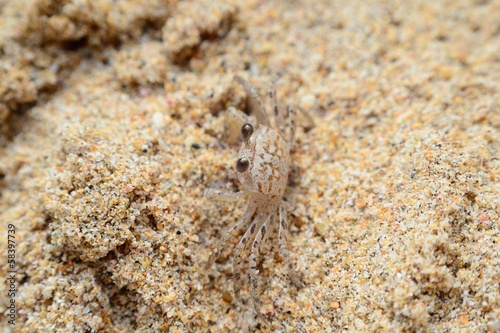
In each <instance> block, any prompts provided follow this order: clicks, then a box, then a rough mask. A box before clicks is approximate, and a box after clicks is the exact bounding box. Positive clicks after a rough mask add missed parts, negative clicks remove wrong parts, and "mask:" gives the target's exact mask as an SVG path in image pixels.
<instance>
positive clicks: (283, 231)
mask: <svg viewBox="0 0 500 333" xmlns="http://www.w3.org/2000/svg"><path fill="white" fill-rule="evenodd" d="M287 238H288V222H287V220H286V209H285V206H283V205H280V213H279V226H278V242H279V245H280V251H281V255H282V256H283V259H284V260H285V265H286V267H287V270H288V276H289V277H290V279H291V280H292V282H293V284H295V286H297V287H298V288H301V287H302V286H303V283H302V281H301V280H300V278H299V275H298V274H297V272H296V271H295V269H294V268H293V266H292V261H291V260H290V253H289V252H288V248H287V247H286V244H287Z"/></svg>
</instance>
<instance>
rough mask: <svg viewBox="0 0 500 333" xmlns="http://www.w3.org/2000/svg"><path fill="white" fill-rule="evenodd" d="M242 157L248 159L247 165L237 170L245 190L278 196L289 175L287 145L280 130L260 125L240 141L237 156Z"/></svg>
mask: <svg viewBox="0 0 500 333" xmlns="http://www.w3.org/2000/svg"><path fill="white" fill-rule="evenodd" d="M242 157H245V158H247V159H248V160H249V161H250V166H249V168H248V169H247V170H246V171H245V172H241V173H238V179H239V181H240V182H241V184H243V186H244V188H245V191H248V192H258V193H261V194H263V195H265V196H267V197H269V198H271V197H279V198H281V197H282V196H283V193H284V192H285V189H286V185H287V179H288V165H289V147H288V144H287V142H286V141H285V140H284V139H283V138H282V137H281V136H280V135H279V133H278V132H277V131H275V130H273V129H271V128H269V127H267V126H263V125H259V127H258V128H257V130H256V131H255V132H254V133H253V135H252V136H251V137H250V139H249V140H248V141H247V142H244V143H243V145H242V147H241V149H240V152H239V158H242Z"/></svg>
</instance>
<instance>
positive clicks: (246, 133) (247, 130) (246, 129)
mask: <svg viewBox="0 0 500 333" xmlns="http://www.w3.org/2000/svg"><path fill="white" fill-rule="evenodd" d="M252 133H253V126H252V125H251V124H249V123H246V124H245V125H243V126H241V134H242V135H243V138H244V139H245V140H248V138H249V137H250V136H251V135H252Z"/></svg>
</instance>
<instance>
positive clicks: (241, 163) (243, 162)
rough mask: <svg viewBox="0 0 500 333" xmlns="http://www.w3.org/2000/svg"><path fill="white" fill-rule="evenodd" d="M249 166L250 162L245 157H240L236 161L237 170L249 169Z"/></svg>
mask: <svg viewBox="0 0 500 333" xmlns="http://www.w3.org/2000/svg"><path fill="white" fill-rule="evenodd" d="M249 166H250V162H248V160H247V159H246V158H245V157H241V158H238V161H236V171H238V172H245V171H247V169H248V167H249Z"/></svg>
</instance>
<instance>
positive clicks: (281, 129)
mask: <svg viewBox="0 0 500 333" xmlns="http://www.w3.org/2000/svg"><path fill="white" fill-rule="evenodd" d="M235 80H236V81H237V82H238V83H240V84H241V85H242V86H243V87H244V89H245V91H246V94H247V105H248V107H249V109H250V112H251V113H252V114H254V115H255V118H256V120H257V125H256V126H255V127H254V126H253V125H252V124H251V123H250V121H249V119H248V117H247V116H246V115H245V114H244V113H242V112H239V111H237V110H236V109H235V108H233V107H230V108H229V109H228V112H227V114H228V116H229V119H230V121H229V122H228V123H229V124H230V126H232V127H234V126H238V127H239V128H240V129H241V136H242V137H243V143H242V145H241V148H240V150H239V154H238V159H237V161H236V165H235V169H236V173H237V176H238V180H239V181H240V183H241V185H242V186H243V191H240V192H226V191H222V190H216V189H207V190H206V192H205V196H206V197H208V198H210V199H214V200H219V201H237V200H239V199H241V198H243V197H246V198H247V205H246V209H245V211H244V213H243V216H242V217H241V218H240V219H239V220H238V221H237V222H236V223H235V224H234V225H233V226H232V227H231V228H229V230H227V231H226V232H225V233H224V234H223V236H222V237H221V238H220V239H219V241H218V242H217V245H216V246H215V248H214V249H213V251H212V253H211V255H210V258H209V259H208V261H207V263H206V265H205V269H209V268H210V267H211V266H212V265H213V263H214V262H215V260H216V258H217V257H218V256H219V254H220V252H221V250H222V249H223V248H224V246H225V245H226V243H227V242H228V240H229V239H230V238H231V237H232V236H233V234H235V233H236V232H238V231H239V230H241V229H243V228H244V227H246V231H245V233H244V235H243V237H242V238H241V240H240V242H239V243H238V245H237V247H236V252H235V254H234V259H233V283H234V295H235V298H236V299H239V298H240V289H241V287H242V284H243V282H242V274H241V273H242V255H243V254H245V253H248V254H249V259H248V262H249V270H248V277H249V281H250V289H251V297H252V301H253V307H254V310H255V312H256V313H257V315H258V317H259V318H260V319H261V320H262V321H264V322H265V323H266V324H268V321H267V320H266V318H265V317H264V316H263V314H262V313H261V311H260V305H259V298H258V292H257V275H258V273H259V270H258V268H257V259H258V254H260V250H261V248H262V246H263V244H265V241H266V240H267V239H268V237H269V235H270V234H271V231H272V230H273V228H274V227H277V240H278V243H279V248H280V252H281V255H282V257H283V260H284V262H285V265H286V268H287V275H288V276H289V278H290V279H291V280H292V282H293V283H294V284H295V285H296V286H297V287H299V288H300V287H302V286H303V284H302V282H301V280H300V278H299V276H298V274H297V272H296V271H295V269H294V267H293V265H292V263H291V259H290V254H289V252H288V248H287V238H288V222H287V203H286V202H285V201H284V200H283V195H284V193H285V190H286V187H287V183H288V174H289V168H290V150H291V148H292V146H293V142H294V136H295V127H296V123H295V113H294V110H293V109H292V108H290V107H288V108H287V110H286V112H283V111H282V110H281V108H280V107H279V106H278V103H277V98H276V88H275V80H274V79H273V80H271V83H270V85H269V90H268V98H269V103H270V106H271V110H272V119H271V117H270V116H269V115H268V113H267V112H266V110H265V108H264V106H263V103H262V100H261V99H260V97H259V95H258V94H257V93H256V91H255V90H254V88H253V87H252V86H251V85H250V84H249V83H248V82H247V81H245V80H244V79H243V78H241V77H239V76H236V77H235Z"/></svg>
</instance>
